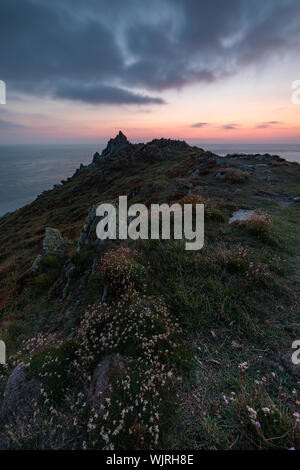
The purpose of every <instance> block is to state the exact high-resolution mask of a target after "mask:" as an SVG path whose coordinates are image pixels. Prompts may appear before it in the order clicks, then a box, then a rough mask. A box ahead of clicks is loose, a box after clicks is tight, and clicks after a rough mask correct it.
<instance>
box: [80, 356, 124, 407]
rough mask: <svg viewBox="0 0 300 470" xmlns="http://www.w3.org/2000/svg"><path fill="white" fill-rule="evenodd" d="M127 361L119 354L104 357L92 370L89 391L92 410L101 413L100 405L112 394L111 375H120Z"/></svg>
mask: <svg viewBox="0 0 300 470" xmlns="http://www.w3.org/2000/svg"><path fill="white" fill-rule="evenodd" d="M128 361H129V360H128V359H127V358H125V357H124V356H121V355H120V354H116V353H113V354H109V355H107V356H105V357H104V358H103V359H102V361H101V362H100V363H99V364H98V365H97V367H96V369H95V370H94V373H93V376H92V381H91V385H90V390H89V402H90V404H91V407H92V408H95V409H96V410H98V411H99V412H100V413H101V411H102V410H101V405H103V403H104V401H105V399H106V398H109V396H110V394H111V393H112V390H113V388H112V374H114V373H117V374H122V373H124V372H125V371H126V369H127V366H128Z"/></svg>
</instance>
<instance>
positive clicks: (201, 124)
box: [191, 122, 208, 128]
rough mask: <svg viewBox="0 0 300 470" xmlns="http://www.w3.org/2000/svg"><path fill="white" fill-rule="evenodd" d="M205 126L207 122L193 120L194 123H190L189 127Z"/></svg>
mask: <svg viewBox="0 0 300 470" xmlns="http://www.w3.org/2000/svg"><path fill="white" fill-rule="evenodd" d="M206 126H208V122H195V124H192V125H191V127H198V128H201V127H206Z"/></svg>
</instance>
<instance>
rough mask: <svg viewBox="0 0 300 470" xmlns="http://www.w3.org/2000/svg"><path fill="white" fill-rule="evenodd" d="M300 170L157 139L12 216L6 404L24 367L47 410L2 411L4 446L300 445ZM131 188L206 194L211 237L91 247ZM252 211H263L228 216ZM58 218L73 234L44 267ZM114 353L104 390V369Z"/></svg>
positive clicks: (132, 194)
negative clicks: (298, 351)
mask: <svg viewBox="0 0 300 470" xmlns="http://www.w3.org/2000/svg"><path fill="white" fill-rule="evenodd" d="M299 169H300V167H299V165H298V164H296V163H289V162H286V161H284V160H282V159H280V158H279V157H276V156H274V157H272V156H267V155H266V156H260V157H258V156H249V157H243V156H240V157H238V158H237V157H236V156H228V157H226V159H224V160H222V159H220V158H219V157H218V156H216V155H214V154H212V153H211V152H205V151H203V150H202V149H199V148H197V147H190V146H188V145H187V144H184V143H180V142H177V141H170V140H164V139H161V140H154V141H152V142H150V143H148V144H147V145H143V144H137V145H132V146H129V147H126V148H125V149H122V150H120V151H118V152H116V153H115V154H114V155H113V156H111V157H110V158H106V159H105V160H101V159H100V160H99V161H97V162H96V163H94V164H93V165H91V166H89V167H85V168H82V169H81V170H80V171H78V172H77V173H76V174H75V175H74V176H73V177H71V178H69V179H68V180H67V181H66V182H64V183H63V184H61V185H60V186H59V187H56V188H54V189H53V190H51V191H48V192H45V193H43V194H42V195H40V196H39V197H38V198H37V199H36V200H35V201H34V202H33V203H31V204H29V205H27V206H25V207H23V208H22V209H19V210H18V211H16V212H14V213H10V214H7V215H6V216H4V217H2V218H1V219H0V339H2V340H4V341H5V343H6V347H7V355H8V361H7V366H6V367H4V366H3V367H2V372H1V380H0V391H1V394H2V398H1V399H0V400H2V401H3V400H4V398H3V392H4V389H5V386H6V383H7V380H8V377H9V375H10V373H11V372H12V371H13V370H14V368H15V367H16V366H17V365H18V364H20V363H21V362H22V363H25V370H26V380H27V381H30V380H32V379H34V380H37V381H38V382H39V383H40V384H41V388H42V392H41V393H40V394H39V396H38V397H37V401H36V403H35V405H34V410H32V409H31V410H29V411H28V413H27V412H26V413H25V415H24V414H23V415H17V416H10V418H9V419H8V418H7V419H4V418H3V425H2V429H1V430H0V448H5V449H7V448H12V449H43V448H53V449H57V448H66V449H77V448H97V449H101V448H116V449H120V448H122V449H124V448H125V449H133V448H137V449H149V448H160V449H162V448H177V449H179V448H181V449H182V448H190V449H191V448H193V449H256V448H267V449H270V448H271V449H272V448H275V449H276V448H280V449H288V448H291V447H295V448H299V447H300V432H299V417H298V418H297V416H299V415H297V414H295V413H297V412H298V411H299V400H300V397H299V387H298V385H299V380H300V378H299V369H297V368H296V367H294V366H292V363H291V360H290V359H289V358H290V357H291V354H292V352H293V350H292V349H291V344H292V342H293V340H295V339H300V338H299V334H300V329H299V328H300V327H299V323H300V321H299V285H300V284H299V273H300V262H299V260H300V240H299V228H300V227H299V226H300V222H299V213H300V205H299V202H297V196H299V195H300V179H299V177H300V171H299ZM119 195H127V196H128V199H129V204H131V203H135V202H142V203H144V204H146V205H147V206H150V204H151V203H162V202H168V203H171V202H173V201H174V202H175V201H176V202H179V203H181V204H184V203H193V204H196V203H204V204H205V246H204V248H203V249H202V250H200V251H195V252H191V251H185V250H184V242H183V241H178V240H177V241H176V240H169V241H168V240H167V241H151V240H149V241H141V240H138V241H132V240H125V241H105V242H103V243H100V244H99V243H90V244H86V245H84V246H83V247H82V248H81V249H80V250H79V251H78V249H77V247H78V238H79V236H80V233H81V232H82V229H83V226H84V224H85V221H86V217H87V215H88V212H89V210H90V208H91V207H92V206H93V205H94V204H97V203H99V202H102V201H115V202H117V200H118V197H119ZM238 209H254V210H256V211H258V212H257V214H258V218H257V220H254V221H251V222H249V223H247V224H229V223H228V220H229V218H230V217H231V216H232V214H233V213H234V212H235V211H236V210H238ZM47 227H51V228H55V229H58V230H59V231H60V232H61V234H62V236H63V238H64V240H65V243H66V245H65V247H64V250H63V251H62V252H61V253H56V252H55V253H54V252H49V253H48V254H46V255H45V256H43V257H42V260H41V263H40V266H39V268H38V269H37V270H36V271H32V270H31V266H32V263H33V262H34V260H35V258H36V257H37V255H38V254H39V253H40V252H41V248H42V242H43V238H44V234H45V229H46V228H47ZM67 266H72V269H71V270H70V274H66V272H67ZM108 357H109V358H112V359H111V360H110V359H109V361H110V363H109V364H110V372H109V380H110V387H109V391H107V390H106V389H105V390H103V391H102V392H103V398H101V396H95V394H94V395H93V393H94V392H93V390H94V388H95V389H97V386H98V385H97V383H96V382H95V381H94V379H95V370H96V368H97V365H98V364H99V363H103V361H105V360H107V358H108ZM0 367H1V366H0ZM296 369H297V370H296ZM95 383H96V385H95ZM93 387H94V388H93ZM92 389H93V390H92ZM100 395H101V394H100ZM24 410H25V407H24ZM297 420H298V422H297ZM4 424H5V426H4Z"/></svg>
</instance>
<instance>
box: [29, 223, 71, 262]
mask: <svg viewBox="0 0 300 470" xmlns="http://www.w3.org/2000/svg"><path fill="white" fill-rule="evenodd" d="M67 247H68V245H67V243H66V242H65V240H64V239H63V236H62V234H61V233H60V231H59V230H57V229H56V228H51V227H47V228H46V229H45V235H44V239H43V246H42V250H41V252H40V254H39V255H38V256H37V257H36V258H35V260H34V262H33V264H32V266H31V271H37V270H38V269H39V267H40V263H41V260H42V259H43V257H44V256H46V255H48V254H55V255H58V256H62V255H63V254H64V252H65V250H66V249H67Z"/></svg>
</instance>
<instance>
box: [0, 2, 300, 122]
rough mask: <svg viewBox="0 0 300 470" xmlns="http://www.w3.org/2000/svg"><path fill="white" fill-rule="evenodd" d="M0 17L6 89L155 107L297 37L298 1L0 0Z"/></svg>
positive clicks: (293, 43) (287, 46)
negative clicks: (165, 94) (172, 92)
mask: <svg viewBox="0 0 300 470" xmlns="http://www.w3.org/2000/svg"><path fill="white" fill-rule="evenodd" d="M0 17H1V18H3V20H4V21H3V24H2V26H1V29H0V44H1V45H3V44H5V47H2V48H1V49H2V50H1V72H0V74H1V79H3V80H5V81H6V83H7V88H8V90H12V91H14V92H21V93H27V94H33V95H39V96H45V95H48V96H52V97H56V98H61V99H69V100H74V101H78V100H79V101H83V102H86V103H89V104H99V103H104V104H114V105H116V104H143V105H145V104H162V103H164V101H163V99H162V98H161V97H160V95H159V93H160V91H162V90H168V89H178V88H181V87H184V86H188V85H190V84H193V83H201V82H214V81H217V80H220V79H222V78H224V77H226V76H230V75H233V74H235V73H236V72H237V71H239V70H240V69H241V68H243V67H246V66H248V65H249V64H250V65H252V64H257V65H259V64H260V63H261V61H265V60H269V59H270V58H271V59H272V58H273V59H276V58H278V54H283V53H284V54H286V53H288V51H290V50H294V49H295V48H296V47H297V46H299V43H300V2H299V0H264V2H261V1H258V0H251V2H250V1H249V0H227V1H226V2H224V1H223V0H210V2H207V1H206V0H205V1H204V0H181V2H174V1H172V0H152V1H151V2H141V1H140V0H126V2H124V1H123V0H114V1H110V2H109V1H108V0H107V1H101V2H99V1H97V0H85V1H84V2H82V1H79V0H72V1H71V0H60V1H58V0H52V1H51V2H49V1H48V0H47V1H46V0H27V1H26V2H24V1H23V0H1V3H0ZM197 124H198V125H197ZM199 124H201V126H203V125H204V124H205V123H196V124H195V125H194V127H201V126H200V125H199Z"/></svg>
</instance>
